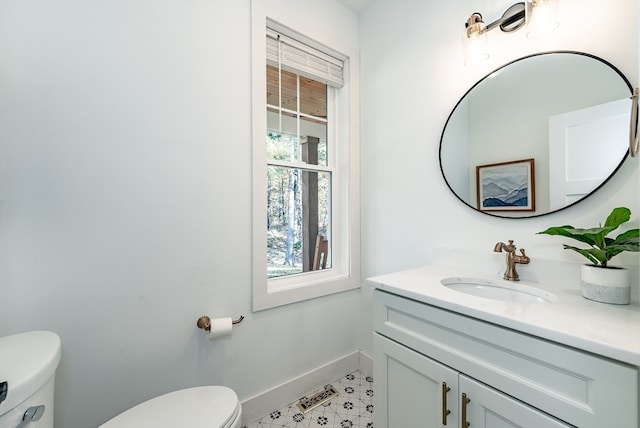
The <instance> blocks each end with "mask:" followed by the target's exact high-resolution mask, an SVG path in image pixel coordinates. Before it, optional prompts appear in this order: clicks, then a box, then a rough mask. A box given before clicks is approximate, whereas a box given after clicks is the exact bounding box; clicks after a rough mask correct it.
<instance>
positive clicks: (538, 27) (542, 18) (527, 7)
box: [462, 0, 558, 65]
mask: <svg viewBox="0 0 640 428" xmlns="http://www.w3.org/2000/svg"><path fill="white" fill-rule="evenodd" d="M525 24H529V25H530V27H531V29H530V30H529V32H528V33H527V37H529V38H533V37H538V36H541V35H542V34H544V33H547V32H550V31H553V30H555V29H556V28H557V27H558V4H557V0H527V1H526V2H519V3H515V4H513V5H511V6H510V7H509V8H508V9H507V10H506V11H505V12H504V13H503V14H502V16H501V17H500V18H499V19H498V20H496V21H494V22H492V23H490V24H488V25H485V23H484V21H483V20H482V15H481V14H480V13H478V12H475V13H473V14H471V16H470V17H469V19H467V22H466V23H465V24H464V27H465V29H464V33H463V35H462V49H463V52H464V63H465V64H467V65H470V64H475V63H478V62H480V61H483V60H485V59H487V58H489V43H488V38H487V33H488V32H489V31H491V30H493V29H494V28H500V30H502V31H503V32H505V33H511V32H513V31H516V30H519V29H520V28H522V27H524V26H525Z"/></svg>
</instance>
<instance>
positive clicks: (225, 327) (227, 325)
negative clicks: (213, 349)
mask: <svg viewBox="0 0 640 428" xmlns="http://www.w3.org/2000/svg"><path fill="white" fill-rule="evenodd" d="M231 321H232V320H231V318H230V317H228V318H213V319H212V320H211V330H210V331H209V339H212V340H213V339H218V338H220V337H228V336H231V327H232V326H233V324H232V323H231Z"/></svg>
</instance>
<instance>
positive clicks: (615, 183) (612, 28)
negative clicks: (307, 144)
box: [360, 0, 640, 353]
mask: <svg viewBox="0 0 640 428" xmlns="http://www.w3.org/2000/svg"><path fill="white" fill-rule="evenodd" d="M511 3H512V2H510V1H502V0H484V1H472V0H464V1H463V0H460V1H455V2H452V1H446V0H441V1H422V0H401V1H394V2H390V1H375V2H374V3H373V4H372V5H371V6H370V7H369V8H367V9H366V10H365V11H364V12H363V13H362V14H361V15H360V40H361V44H360V48H361V56H362V60H361V70H362V76H361V85H362V100H361V104H362V151H363V155H362V159H363V161H362V171H363V177H362V183H363V194H362V212H363V219H362V236H363V242H362V251H363V278H366V277H370V276H372V275H376V274H382V273H386V272H391V271H397V270H401V269H405V268H410V267H415V266H420V265H424V264H428V263H429V262H430V261H432V260H433V259H434V255H435V254H436V252H437V251H438V248H441V247H452V248H462V249H465V250H474V251H479V252H487V253H491V252H492V249H493V246H494V244H495V243H496V242H498V241H504V240H507V239H513V240H514V241H515V244H516V245H517V246H518V247H522V248H526V250H527V255H529V256H530V257H531V259H532V263H531V265H529V266H528V267H527V268H528V269H535V266H536V260H538V259H559V260H567V261H577V260H579V256H578V255H576V254H573V253H570V252H567V251H564V250H562V245H561V240H560V239H558V238H553V237H549V236H544V235H536V234H535V233H536V232H538V231H540V230H543V229H545V228H547V227H548V226H553V225H559V224H573V225H576V226H577V227H580V226H583V227H590V226H594V225H597V224H598V223H599V222H603V221H604V219H605V218H606V215H607V214H608V213H609V212H610V210H611V209H612V208H613V207H615V206H621V205H624V206H628V207H629V208H630V209H631V211H632V221H631V224H630V226H633V227H638V224H640V201H639V192H638V159H637V158H632V159H628V160H627V161H626V162H625V164H624V165H623V166H622V168H621V169H620V170H619V172H618V173H617V174H616V176H615V177H614V178H612V179H611V180H610V181H609V182H608V183H607V184H606V185H605V186H604V187H603V188H602V189H600V190H599V191H598V192H597V193H596V194H595V195H594V196H592V197H590V198H589V199H587V200H586V201H583V202H581V203H579V204H578V205H576V206H574V207H571V208H568V209H566V210H564V211H561V212H558V213H555V214H551V215H547V216H543V217H539V218H531V219H518V220H512V219H498V218H495V217H491V216H488V215H485V214H481V213H478V212H475V211H473V210H471V209H469V208H468V207H466V206H465V205H463V204H462V203H461V202H460V201H459V200H458V199H456V198H455V196H453V195H452V194H451V193H450V191H449V189H448V188H447V187H446V185H445V184H444V181H443V179H442V176H441V173H440V168H439V166H438V145H439V139H440V134H441V132H442V127H443V126H444V123H445V121H446V119H447V117H448V115H449V113H450V111H451V109H452V108H453V106H454V105H455V103H456V102H457V101H458V99H459V98H460V97H461V96H462V95H463V94H464V93H465V92H466V90H467V89H468V88H469V87H471V85H472V84H473V83H475V82H476V81H477V80H478V79H479V78H481V77H482V76H484V75H486V74H487V73H488V72H490V71H491V70H493V69H495V68H497V67H498V66H500V65H502V64H504V63H506V62H509V61H511V60H513V59H516V58H519V57H522V56H525V55H527V54H530V53H534V52H541V51H549V50H554V49H566V50H578V51H584V52H588V53H591V54H594V55H597V56H599V57H601V58H604V59H606V60H608V61H610V62H611V63H613V64H614V65H615V66H617V67H618V68H619V69H620V70H621V71H622V72H623V73H624V74H625V75H626V76H627V77H628V78H629V80H630V81H631V82H637V81H638V12H637V8H638V1H637V0H616V1H612V0H562V1H561V2H560V20H561V24H560V28H559V29H558V30H557V31H556V32H555V33H553V35H552V37H550V38H548V39H544V40H540V39H538V40H530V39H527V38H526V37H525V32H524V31H522V32H518V33H515V34H503V33H500V31H499V30H494V31H492V32H491V33H489V43H490V45H491V46H492V47H493V48H494V51H493V55H492V57H491V58H490V59H489V60H488V61H486V62H485V63H483V64H482V65H480V66H478V67H465V66H464V64H463V57H462V47H461V34H462V31H463V29H464V22H465V20H466V19H467V18H468V16H469V15H470V14H471V13H473V12H476V11H479V12H481V13H482V14H483V16H484V17H485V18H486V21H487V22H490V21H492V20H494V19H497V18H498V17H499V16H500V15H501V14H502V13H503V11H504V10H505V9H506V8H507V7H508V6H509V5H510V4H511ZM594 29H597V30H594ZM585 89H586V90H588V89H587V88H585ZM614 260H615V259H614ZM617 262H619V263H622V264H626V265H631V266H638V265H639V264H640V263H639V257H638V253H633V254H623V255H621V256H618V258H617ZM460 263H461V264H464V263H465V260H464V258H461V260H460ZM370 293H371V291H370V289H369V288H367V287H365V288H363V289H362V295H363V299H362V303H361V307H362V319H361V323H362V334H361V348H362V349H363V350H364V351H365V352H366V353H370V352H371V323H370V319H371V314H370Z"/></svg>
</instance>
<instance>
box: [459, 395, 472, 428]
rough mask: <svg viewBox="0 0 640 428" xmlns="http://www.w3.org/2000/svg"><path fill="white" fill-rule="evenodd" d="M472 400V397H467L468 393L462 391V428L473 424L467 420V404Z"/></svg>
mask: <svg viewBox="0 0 640 428" xmlns="http://www.w3.org/2000/svg"><path fill="white" fill-rule="evenodd" d="M470 401H471V399H470V398H468V397H467V394H466V393H464V392H463V393H462V425H460V426H461V427H462V428H467V427H468V426H469V425H471V424H470V423H469V422H467V404H468V403H469V402H470Z"/></svg>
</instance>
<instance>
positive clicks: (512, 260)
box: [493, 240, 531, 281]
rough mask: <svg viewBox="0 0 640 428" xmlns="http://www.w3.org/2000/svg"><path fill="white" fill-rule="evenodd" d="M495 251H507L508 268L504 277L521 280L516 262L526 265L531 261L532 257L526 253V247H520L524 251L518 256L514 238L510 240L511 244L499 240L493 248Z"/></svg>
mask: <svg viewBox="0 0 640 428" xmlns="http://www.w3.org/2000/svg"><path fill="white" fill-rule="evenodd" d="M493 251H495V252H496V253H500V252H502V251H504V252H506V253H507V270H506V271H505V272H504V279H506V280H508V281H520V277H519V276H518V272H516V263H520V264H523V265H526V264H528V263H529V262H530V261H531V259H530V258H529V257H527V255H526V254H525V253H524V248H520V253H522V255H521V256H517V255H516V254H515V253H516V246H515V245H513V241H512V240H509V244H505V243H504V242H498V243H497V244H496V246H495V247H494V248H493Z"/></svg>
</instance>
